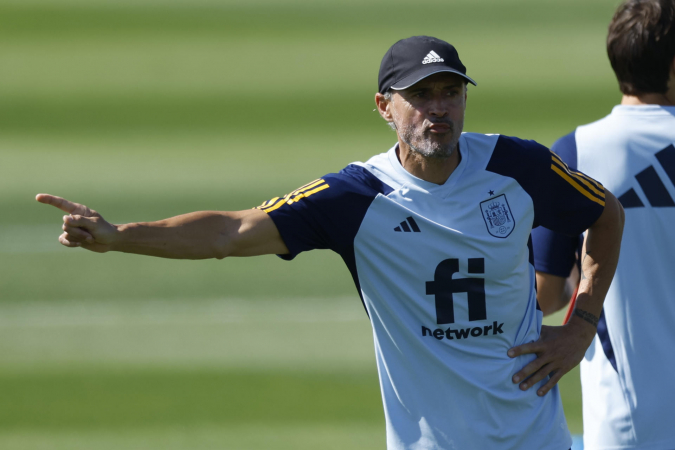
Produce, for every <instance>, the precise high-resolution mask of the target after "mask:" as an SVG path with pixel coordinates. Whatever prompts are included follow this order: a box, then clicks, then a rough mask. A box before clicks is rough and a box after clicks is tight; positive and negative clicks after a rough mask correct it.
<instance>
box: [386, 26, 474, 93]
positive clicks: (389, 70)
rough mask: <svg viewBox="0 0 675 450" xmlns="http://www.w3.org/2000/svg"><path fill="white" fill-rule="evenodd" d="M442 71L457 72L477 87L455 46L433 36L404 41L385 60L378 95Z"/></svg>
mask: <svg viewBox="0 0 675 450" xmlns="http://www.w3.org/2000/svg"><path fill="white" fill-rule="evenodd" d="M439 72H451V73H456V74H457V75H460V76H462V77H464V78H466V80H467V81H468V82H469V83H471V84H473V85H474V86H475V85H476V82H475V81H473V80H472V79H471V78H469V77H468V76H466V67H464V64H462V61H460V60H459V55H458V54H457V50H455V47H453V46H452V45H450V44H448V43H447V42H445V41H441V40H440V39H436V38H434V37H431V36H413V37H409V38H408V39H401V40H400V41H398V42H397V43H395V44H394V45H392V46H391V47H390V48H389V50H387V53H385V54H384V58H382V64H381V65H380V75H379V77H378V81H377V84H378V92H380V93H381V94H384V93H385V92H386V91H388V90H389V89H394V90H401V89H405V88H408V87H410V86H412V85H413V84H415V83H417V82H418V81H420V80H421V79H423V78H426V77H428V76H429V75H433V74H435V73H439Z"/></svg>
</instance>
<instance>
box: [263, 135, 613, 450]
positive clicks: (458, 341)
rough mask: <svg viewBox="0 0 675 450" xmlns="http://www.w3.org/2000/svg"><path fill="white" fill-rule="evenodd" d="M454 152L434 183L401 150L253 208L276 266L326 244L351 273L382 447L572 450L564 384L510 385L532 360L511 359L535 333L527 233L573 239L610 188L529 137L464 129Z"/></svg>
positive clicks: (538, 321) (590, 220)
mask: <svg viewBox="0 0 675 450" xmlns="http://www.w3.org/2000/svg"><path fill="white" fill-rule="evenodd" d="M459 148H460V154H461V162H460V163H459V166H458V167H457V168H456V169H455V171H454V172H453V173H452V175H451V176H450V177H449V178H448V180H447V181H446V182H445V183H444V184H442V185H437V184H433V183H430V182H427V181H424V180H421V179H419V178H416V177H415V176H413V175H411V174H410V173H408V172H407V171H406V170H405V169H404V168H403V167H402V166H401V164H400V162H399V160H398V157H397V154H396V152H397V147H396V146H395V147H394V148H392V149H391V150H389V151H388V152H387V153H383V154H380V155H377V156H375V157H373V158H371V159H370V160H369V161H368V162H366V163H354V164H350V165H349V166H347V167H346V168H345V169H343V170H342V171H341V172H340V173H338V174H329V175H326V176H324V177H323V178H321V179H318V180H316V181H314V182H312V183H309V184H307V185H305V186H303V187H301V188H299V189H297V190H296V191H294V192H292V193H290V194H288V195H287V196H285V197H283V198H274V199H271V200H269V201H267V202H265V203H264V204H263V205H261V206H260V207H259V208H260V209H262V210H263V211H266V212H267V213H268V214H269V215H270V216H271V218H272V219H273V220H274V222H275V224H276V226H277V228H278V229H279V232H280V233H281V236H282V238H283V240H284V242H285V243H286V245H287V247H288V249H289V252H290V253H289V254H288V255H281V256H282V258H285V259H292V258H293V257H295V255H297V254H298V253H300V252H301V251H305V250H310V249H315V248H330V249H332V250H334V251H336V252H337V253H339V254H340V255H341V256H342V258H343V259H344V261H345V263H346V264H347V266H348V267H349V269H350V271H351V273H352V276H353V278H354V281H355V283H356V286H357V289H358V291H359V294H360V296H361V298H362V300H363V303H364V305H365V308H366V310H367V313H368V315H369V317H370V320H371V323H372V327H373V337H374V342H375V353H376V360H377V367H378V371H379V378H380V385H381V389H382V401H383V404H384V412H385V418H386V426H387V448H388V449H389V450H399V449H400V450H402V449H410V450H436V449H443V450H446V449H456V450H472V449H476V450H485V449H490V450H502V449H503V450H506V449H513V450H516V449H518V450H523V449H537V450H567V449H569V448H570V446H571V442H572V441H571V438H570V434H569V431H568V428H567V424H566V422H565V417H564V415H563V409H562V405H561V401H560V395H559V392H558V389H557V388H554V389H553V390H551V391H550V392H549V393H548V394H546V395H545V396H544V397H539V396H537V394H536V390H537V388H538V387H540V386H542V385H543V384H544V383H545V381H546V380H544V381H542V382H541V383H539V384H538V385H537V386H535V387H532V388H530V389H529V390H528V391H525V392H523V391H521V390H520V389H519V387H518V385H517V384H513V383H512V381H511V378H512V376H513V375H514V374H515V373H516V372H518V371H519V370H520V369H522V368H523V367H524V366H525V365H526V364H527V363H528V362H530V361H531V360H533V359H534V355H527V356H521V357H518V358H515V359H511V358H509V357H508V356H507V354H506V353H507V351H508V349H509V348H511V347H513V346H515V345H519V344H523V343H527V342H532V341H535V340H536V339H538V337H539V333H540V330H541V319H542V314H541V311H540V310H538V307H537V302H536V293H535V287H534V279H535V277H534V266H533V259H532V252H531V245H530V232H531V229H532V227H533V225H534V226H536V225H538V224H545V225H546V226H548V227H551V228H554V229H556V230H558V231H561V232H564V233H567V234H570V235H577V234H579V233H581V232H582V231H583V230H585V229H586V228H588V226H590V225H591V224H593V223H594V222H595V220H596V219H597V217H599V215H600V214H601V213H602V210H603V208H604V189H603V188H602V186H601V185H599V184H598V183H595V182H594V181H593V180H590V179H588V178H587V177H585V176H584V175H583V174H575V173H572V172H569V170H568V169H567V167H566V166H565V165H564V164H563V163H562V162H560V161H559V160H558V159H557V157H556V156H555V155H553V154H552V153H551V152H550V151H548V150H547V149H546V148H544V147H542V146H540V145H539V144H537V143H535V142H532V141H522V140H519V139H515V138H509V137H505V136H498V135H482V134H474V133H464V134H462V136H461V138H460V141H459ZM582 179H583V180H584V182H582V181H581V180H582ZM589 186H590V187H589Z"/></svg>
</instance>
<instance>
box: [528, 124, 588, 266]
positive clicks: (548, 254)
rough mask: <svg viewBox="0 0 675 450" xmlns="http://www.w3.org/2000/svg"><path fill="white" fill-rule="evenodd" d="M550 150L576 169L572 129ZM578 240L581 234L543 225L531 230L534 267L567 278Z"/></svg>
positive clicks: (574, 141)
mask: <svg viewBox="0 0 675 450" xmlns="http://www.w3.org/2000/svg"><path fill="white" fill-rule="evenodd" d="M551 151H552V152H553V153H555V154H557V155H558V156H560V158H561V159H562V160H563V161H564V162H565V164H567V166H568V167H569V168H570V169H572V170H576V168H577V143H576V138H575V132H574V131H573V132H571V133H569V134H567V135H565V136H563V137H561V138H560V139H558V140H557V141H555V143H554V144H553V146H552V147H551ZM580 240H581V235H578V236H567V235H564V234H560V233H555V232H553V231H551V230H549V229H547V228H544V227H538V228H535V229H534V230H532V241H533V244H534V267H535V269H536V270H537V271H539V272H544V273H550V274H552V275H557V276H559V277H565V278H567V276H569V273H570V271H571V270H572V267H573V266H574V264H575V263H577V262H578V261H577V251H578V250H579V249H580V246H581V244H580Z"/></svg>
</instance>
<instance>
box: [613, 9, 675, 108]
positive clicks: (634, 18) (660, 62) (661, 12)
mask: <svg viewBox="0 0 675 450" xmlns="http://www.w3.org/2000/svg"><path fill="white" fill-rule="evenodd" d="M607 54H608V56H609V61H610V63H611V64H612V69H614V73H615V74H616V77H617V78H618V80H619V89H621V92H623V93H624V94H626V95H639V94H646V93H661V94H662V93H665V92H666V91H667V90H668V78H669V76H670V67H671V64H672V63H673V59H675V0H627V1H625V2H624V3H622V4H621V6H619V9H617V10H616V13H615V14H614V18H613V19H612V22H611V23H610V24H609V34H608V36H607Z"/></svg>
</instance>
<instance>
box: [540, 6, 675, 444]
mask: <svg viewBox="0 0 675 450" xmlns="http://www.w3.org/2000/svg"><path fill="white" fill-rule="evenodd" d="M607 53H608V55H609V60H610V62H611V65H612V68H613V69H614V72H615V74H616V77H617V78H618V81H619V89H620V90H621V92H622V93H623V97H622V99H621V104H620V105H617V106H615V107H614V109H612V112H611V113H610V114H609V115H608V116H607V117H605V118H603V119H601V120H599V121H597V122H594V123H591V124H588V125H583V126H580V127H578V128H577V129H576V130H575V131H574V132H572V133H570V134H568V135H566V136H564V137H562V138H560V139H559V140H558V141H557V142H556V143H555V144H554V145H553V147H552V150H553V151H554V152H555V153H557V154H558V155H559V156H560V158H562V160H563V161H565V162H566V163H567V164H568V166H569V167H570V168H571V169H574V170H580V171H583V172H584V173H586V174H588V175H589V176H592V177H593V178H595V179H597V180H598V181H600V182H602V183H603V185H604V186H605V187H607V188H608V189H610V190H611V191H612V192H617V193H619V201H620V202H621V204H622V205H623V207H624V208H625V210H626V224H625V229H624V235H623V242H622V248H621V257H620V260H619V265H618V268H617V271H616V276H615V277H614V281H613V282H612V284H611V287H610V289H609V292H608V294H607V299H606V301H605V304H604V308H603V312H602V314H601V315H600V321H599V323H598V332H597V335H596V337H595V339H594V340H593V343H592V344H591V346H590V348H589V349H588V351H587V352H586V356H585V358H584V360H583V361H582V362H581V386H582V395H583V423H584V448H586V449H587V450H600V449H613V450H619V449H649V450H672V449H675V427H674V426H673V425H674V424H675V420H674V419H673V417H674V415H673V406H672V405H673V401H674V400H675V384H673V373H675V350H673V349H674V348H675V273H674V272H673V268H674V267H675V233H673V225H674V224H675V0H628V1H626V2H624V3H623V4H622V5H621V6H619V8H618V10H617V11H616V13H615V15H614V18H613V19H612V21H611V24H610V26H609V35H608V37H607ZM533 240H534V251H535V267H536V269H537V284H538V300H539V303H540V305H541V308H542V310H543V311H544V313H545V314H548V313H552V312H554V311H556V310H558V309H561V308H563V307H564V306H565V304H566V303H567V301H568V300H569V299H570V288H569V286H570V285H575V284H576V280H578V279H579V278H581V280H583V279H584V278H585V277H587V275H588V274H586V273H585V271H584V270H583V269H582V270H581V274H580V275H579V269H578V267H579V262H581V265H582V266H583V257H582V258H581V259H579V258H578V257H577V255H580V254H581V246H580V243H581V237H580V236H564V235H561V234H559V233H555V232H552V231H550V230H547V229H544V228H541V227H540V228H538V229H536V230H534V232H533ZM587 253H588V254H590V252H588V250H587ZM575 263H576V264H575ZM570 273H571V276H570ZM566 287H567V288H566ZM570 308H574V305H571V306H570ZM570 310H571V309H570Z"/></svg>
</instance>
